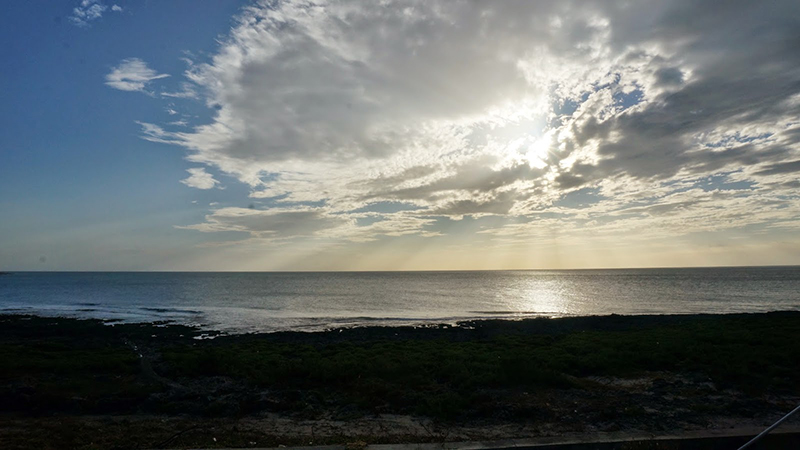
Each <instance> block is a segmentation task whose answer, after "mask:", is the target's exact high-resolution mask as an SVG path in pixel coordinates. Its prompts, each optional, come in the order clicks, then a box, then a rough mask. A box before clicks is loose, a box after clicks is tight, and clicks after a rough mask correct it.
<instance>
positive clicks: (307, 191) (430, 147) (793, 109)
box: [0, 0, 800, 270]
mask: <svg viewBox="0 0 800 450" xmlns="http://www.w3.org/2000/svg"><path fill="white" fill-rule="evenodd" d="M0 37H1V39H2V41H0V42H1V43H2V45H1V46H0V58H1V60H2V64H1V65H0V67H2V68H0V82H2V86H3V88H2V90H1V91H0V96H2V97H0V99H1V100H0V123H1V124H2V126H1V127H0V217H2V219H0V270H462V269H466V270H472V269H570V268H613V267H667V266H728V265H797V264H800V7H799V6H798V4H797V2H796V1H762V2H752V1H729V2H695V1H690V0H673V1H660V0H659V1H637V2H630V1H627V0H625V1H613V0H609V1H568V0H559V1H536V2H529V1H503V2H493V1H488V2H482V1H464V2H461V1H411V0H408V1H390V0H386V1H380V2H378V1H366V0H365V1H347V2H337V1H234V0H218V1H213V2H196V1H192V0H169V1H166V0H117V1H107V0H73V1H58V2H55V1H40V2H12V3H10V4H9V5H7V6H6V8H5V14H4V15H3V16H2V17H1V18H0Z"/></svg>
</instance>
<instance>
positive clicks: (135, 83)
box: [106, 58, 169, 92]
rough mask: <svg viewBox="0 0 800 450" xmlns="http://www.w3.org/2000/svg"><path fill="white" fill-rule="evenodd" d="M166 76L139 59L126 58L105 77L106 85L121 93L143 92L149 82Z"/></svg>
mask: <svg viewBox="0 0 800 450" xmlns="http://www.w3.org/2000/svg"><path fill="white" fill-rule="evenodd" d="M168 76H169V75H167V74H163V73H161V74H160V73H158V72H156V71H155V70H153V69H151V68H149V67H147V63H145V62H144V61H142V60H141V59H139V58H128V59H125V60H122V62H120V63H119V65H117V66H116V67H114V68H113V69H112V70H111V72H110V73H108V74H107V75H106V85H108V86H110V87H112V88H114V89H119V90H121V91H139V92H145V91H146V88H147V86H148V84H149V83H150V82H151V81H153V80H158V79H161V78H166V77H168Z"/></svg>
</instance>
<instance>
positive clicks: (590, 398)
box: [0, 312, 800, 449]
mask: <svg viewBox="0 0 800 450" xmlns="http://www.w3.org/2000/svg"><path fill="white" fill-rule="evenodd" d="M799 332H800V313H798V312H773V313H763V314H729V315H660V316H621V315H610V316H592V317H572V318H559V319H544V318H539V319H526V320H518V321H508V320H484V321H468V322H461V323H459V324H457V325H429V326H425V327H357V328H347V329H334V330H329V331H324V332H278V333H251V334H237V335H224V334H220V333H214V332H210V331H208V330H203V329H198V328H193V327H190V326H185V325H176V324H170V323H139V324H132V323H119V322H108V321H106V322H103V321H100V320H78V319H69V318H42V317H36V316H23V315H4V316H0V359H2V360H3V361H4V364H3V366H2V369H1V370H0V405H2V411H0V414H2V417H3V423H5V424H6V426H4V427H2V428H1V429H0V445H2V447H3V448H32V447H36V448H53V449H56V448H98V447H99V448H114V447H122V448H186V447H200V446H202V447H208V448H214V447H216V448H224V447H269V446H278V445H322V444H343V443H348V442H352V441H356V440H358V441H364V442H367V443H370V444H380V443H398V442H440V441H464V440H486V439H514V438H534V437H558V436H586V435H593V434H601V435H602V434H609V433H611V434H613V433H622V434H625V433H627V434H636V433H644V434H648V433H649V434H650V435H675V434H681V433H690V432H693V433H697V432H701V431H709V430H710V431H719V430H729V431H730V430H736V429H753V430H756V429H758V428H759V427H764V426H767V425H769V424H771V423H772V422H774V421H775V420H777V419H778V418H779V417H780V416H781V415H782V414H783V413H786V412H788V411H789V410H791V409H792V408H794V407H795V406H797V404H798V403H800V343H798V341H797V339H796V337H797V336H798V333H799ZM796 425H797V421H796V420H794V421H793V422H790V423H787V426H788V427H791V426H796ZM41 430H46V432H44V433H43V432H41ZM92 445H95V447H93V446H92Z"/></svg>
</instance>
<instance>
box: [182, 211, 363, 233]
mask: <svg viewBox="0 0 800 450" xmlns="http://www.w3.org/2000/svg"><path fill="white" fill-rule="evenodd" d="M347 224H348V221H347V220H346V219H343V218H340V217H335V216H329V215H326V214H325V213H324V211H322V210H320V209H313V208H304V209H300V210H288V209H272V210H267V211H265V210H257V209H250V208H221V209H218V210H216V211H214V212H213V213H212V214H210V215H208V216H206V223H203V224H199V225H190V226H186V227H179V228H184V229H190V230H197V231H203V232H216V231H239V232H244V233H249V234H251V235H252V236H253V237H256V238H266V239H285V238H290V237H297V236H311V235H314V234H317V233H319V232H321V231H323V230H329V229H331V228H336V227H341V226H344V225H347Z"/></svg>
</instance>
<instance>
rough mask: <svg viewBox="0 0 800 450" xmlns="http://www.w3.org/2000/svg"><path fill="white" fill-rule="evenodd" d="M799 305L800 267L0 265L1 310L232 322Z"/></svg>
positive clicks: (236, 325) (252, 327) (300, 323)
mask: <svg viewBox="0 0 800 450" xmlns="http://www.w3.org/2000/svg"><path fill="white" fill-rule="evenodd" d="M776 310H800V267H797V266H795V267H746V268H702V269H697V268H691V269H631V270H574V271H486V272H358V273H353V272H350V273H330V272H328V273H308V272H304V273H227V272H226V273H64V272H61V273H41V272H18V273H11V274H5V275H0V313H34V314H40V315H51V316H52V315H55V316H68V317H91V318H102V319H119V320H123V321H130V322H144V321H148V322H149V321H157V320H170V321H175V322H178V323H185V324H193V325H200V326H203V327H205V328H209V329H217V330H223V331H227V332H234V333H238V332H251V331H278V330H289V329H295V330H298V329H299V330H318V329H325V328H331V327H341V326H359V325H401V324H418V323H431V322H456V321H458V320H465V319H473V318H496V317H503V318H521V317H532V316H533V317H535V316H548V317H555V316H567V315H603V314H611V313H616V314H688V313H736V312H764V311H776Z"/></svg>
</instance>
